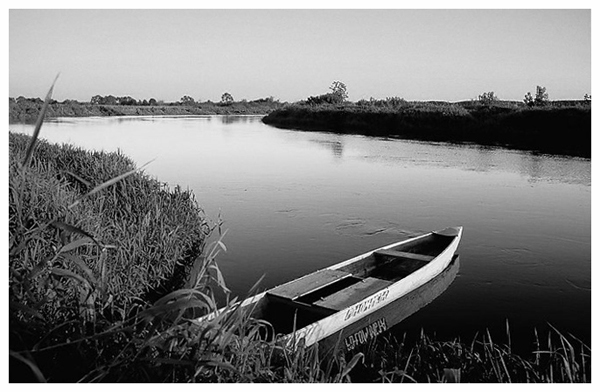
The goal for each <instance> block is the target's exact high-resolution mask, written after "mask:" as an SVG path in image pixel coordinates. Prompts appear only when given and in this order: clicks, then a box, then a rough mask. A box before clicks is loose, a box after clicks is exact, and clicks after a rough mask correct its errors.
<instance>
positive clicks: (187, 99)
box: [179, 95, 196, 106]
mask: <svg viewBox="0 0 600 392" xmlns="http://www.w3.org/2000/svg"><path fill="white" fill-rule="evenodd" d="M179 102H180V103H181V104H182V105H188V106H189V105H193V104H195V103H196V101H194V98H192V97H190V96H189V95H184V96H183V97H181V99H180V100H179Z"/></svg>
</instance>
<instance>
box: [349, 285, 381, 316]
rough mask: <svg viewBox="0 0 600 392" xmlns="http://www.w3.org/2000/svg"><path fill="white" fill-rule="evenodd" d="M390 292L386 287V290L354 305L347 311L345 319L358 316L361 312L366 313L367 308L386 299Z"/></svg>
mask: <svg viewBox="0 0 600 392" xmlns="http://www.w3.org/2000/svg"><path fill="white" fill-rule="evenodd" d="M389 293H390V291H389V290H388V289H385V290H383V291H381V292H380V293H378V294H377V295H374V296H372V297H371V298H368V299H366V300H364V301H362V302H359V303H357V304H356V305H354V306H352V307H351V308H350V309H348V310H347V311H346V316H345V317H344V321H346V320H348V319H349V318H352V317H355V316H358V315H359V314H361V313H364V312H366V311H367V310H369V309H371V308H372V307H374V306H376V305H377V304H379V303H380V302H382V301H385V299H386V298H387V297H388V295H389Z"/></svg>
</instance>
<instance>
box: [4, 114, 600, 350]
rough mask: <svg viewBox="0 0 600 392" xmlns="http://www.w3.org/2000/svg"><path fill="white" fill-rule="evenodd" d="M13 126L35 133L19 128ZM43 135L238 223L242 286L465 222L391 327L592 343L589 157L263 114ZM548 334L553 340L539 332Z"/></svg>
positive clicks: (233, 248) (226, 265)
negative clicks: (119, 158) (398, 135)
mask: <svg viewBox="0 0 600 392" xmlns="http://www.w3.org/2000/svg"><path fill="white" fill-rule="evenodd" d="M9 128H10V129H11V130H12V131H15V132H25V133H31V131H32V126H30V125H21V124H13V125H11V126H10V127H9ZM41 137H42V138H46V139H47V140H49V141H52V142H60V143H63V142H65V143H71V144H74V145H77V146H81V147H85V148H88V149H97V150H101V149H104V150H107V151H115V150H117V149H120V150H121V151H122V152H123V153H125V154H126V155H128V156H130V157H131V158H133V159H134V160H135V161H136V162H137V163H138V165H140V166H141V165H142V164H144V163H146V162H148V161H150V160H153V159H154V161H153V162H152V163H151V164H150V165H149V166H147V167H146V169H145V171H146V173H148V174H150V175H151V176H153V177H156V178H158V179H159V180H161V181H164V182H167V183H169V184H171V185H175V184H179V185H181V186H182V187H183V188H190V189H191V190H193V192H194V193H195V195H196V197H197V200H198V202H199V204H200V205H201V206H202V207H203V208H204V210H205V211H206V213H207V215H208V216H209V218H211V219H212V220H214V221H216V220H217V219H218V217H219V216H221V218H222V219H223V221H224V226H223V227H224V228H225V229H227V230H228V232H227V234H226V236H225V238H224V240H223V241H224V243H225V245H226V247H227V252H224V253H221V254H220V255H219V258H218V263H219V266H220V269H221V270H222V272H223V275H224V277H225V280H226V282H227V284H228V286H229V287H230V289H231V290H232V291H233V293H234V294H236V295H240V296H243V295H244V294H245V293H246V292H247V290H248V289H250V288H251V287H252V286H253V285H254V283H255V282H256V281H257V280H258V279H260V277H261V276H262V275H264V279H263V281H262V283H261V287H263V288H269V287H272V286H274V285H277V284H280V283H283V282H286V281H288V280H291V279H293V278H296V277H298V276H301V275H303V274H306V273H308V272H311V271H314V270H316V269H318V268H322V267H325V266H328V265H331V264H333V263H336V262H339V261H342V260H345V259H347V258H350V257H351V256H354V255H357V254H360V253H364V252H366V251H368V250H371V249H374V248H377V247H380V246H382V245H385V244H388V243H391V242H395V241H399V240H401V239H403V238H407V237H410V236H414V235H416V234H420V233H424V232H427V231H431V230H437V229H441V228H444V227H448V226H458V225H460V226H463V227H464V235H463V239H462V242H461V245H460V247H459V250H458V253H459V254H460V271H459V272H458V275H457V277H456V279H455V280H454V282H453V283H452V284H451V286H450V287H449V288H448V289H447V290H446V291H445V292H444V293H443V294H442V295H441V296H439V297H438V298H437V299H436V300H435V301H434V302H433V303H431V304H430V305H428V306H427V307H425V308H423V309H422V310H421V311H419V312H418V313H416V314H414V315H413V316H411V317H410V318H409V319H407V320H405V321H404V322H403V323H401V324H399V325H398V326H397V327H395V328H394V333H397V334H403V333H404V332H405V331H406V332H408V333H409V334H417V333H418V331H420V329H421V328H423V329H424V330H425V331H426V332H428V333H430V334H432V335H435V336H437V337H439V338H443V339H449V338H452V337H455V336H460V337H461V339H462V340H463V341H467V342H470V339H472V337H473V336H474V335H475V333H476V332H479V333H481V332H484V331H485V329H486V328H487V329H489V330H490V331H491V332H492V337H497V338H498V340H499V341H502V340H503V338H504V337H505V336H506V332H505V330H506V322H507V320H508V324H509V327H510V333H511V338H512V343H513V345H517V346H518V347H519V348H523V349H525V350H528V349H529V348H530V347H529V345H531V343H532V342H533V336H534V335H533V332H534V329H537V330H538V332H542V331H546V330H547V329H548V323H550V324H551V325H553V326H554V327H556V328H557V329H558V330H559V331H561V332H563V333H571V334H573V335H575V336H576V337H578V338H579V339H581V340H583V341H584V342H585V343H588V344H589V343H590V340H591V161H590V160H589V159H579V158H570V157H561V156H550V155H536V154H532V153H529V152H522V151H511V150H506V149H501V148H482V147H478V146H473V145H453V144H447V143H425V142H415V141H406V140H396V139H388V138H372V137H365V136H358V135H339V134H333V133H326V132H301V131H292V130H282V129H276V128H273V127H270V126H267V125H265V124H263V123H262V122H261V121H260V117H259V116H205V117H120V118H76V119H71V118H69V119H67V118H63V119H57V120H54V121H50V122H48V123H46V124H45V125H44V127H43V129H42V135H41ZM542 336H543V335H542Z"/></svg>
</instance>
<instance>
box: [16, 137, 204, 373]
mask: <svg viewBox="0 0 600 392" xmlns="http://www.w3.org/2000/svg"><path fill="white" fill-rule="evenodd" d="M30 141H31V138H30V137H28V136H25V135H20V134H13V133H11V134H10V135H9V279H10V290H9V300H10V305H11V308H10V349H11V350H15V351H17V352H18V351H22V350H26V349H31V348H32V347H34V346H35V345H36V344H37V345H39V344H40V341H45V342H46V343H48V344H50V343H51V342H54V343H56V342H57V341H60V340H61V339H63V340H65V341H66V340H76V339H77V338H80V337H84V336H86V335H87V334H88V333H95V332H98V331H102V330H105V329H106V328H110V326H111V325H112V324H114V323H118V322H123V320H125V319H126V318H127V317H128V315H129V314H130V313H131V312H132V311H135V309H136V307H139V306H141V305H143V304H145V303H150V302H152V301H153V300H155V299H157V298H159V297H160V296H162V295H164V294H165V293H168V292H171V291H172V290H173V289H177V288H180V287H182V286H183V284H184V283H185V280H186V278H187V276H188V272H189V270H190V269H191V268H192V267H193V263H194V260H195V259H196V258H197V257H198V256H199V255H200V254H201V252H202V251H203V248H204V245H205V241H206V238H207V236H208V235H209V234H210V231H211V228H210V226H209V223H208V221H207V219H206V218H205V217H204V214H203V212H202V210H201V209H200V207H199V206H198V205H197V203H196V201H195V199H194V196H193V195H192V194H191V193H190V192H188V191H183V190H181V189H179V188H175V189H169V188H168V187H167V186H166V185H165V184H162V183H160V182H158V181H156V180H154V179H152V178H150V177H148V176H146V175H144V174H143V173H141V172H139V171H134V170H135V166H134V164H133V162H132V161H131V160H130V159H129V158H127V157H125V156H123V155H122V154H119V153H103V152H88V151H85V150H82V149H78V148H75V147H72V146H67V145H65V146H58V145H52V144H49V143H46V142H43V141H42V142H39V143H38V145H37V148H36V150H35V153H34V154H33V156H32V158H31V161H30V163H29V164H28V165H23V161H24V157H25V155H26V151H27V148H28V146H29V144H30ZM124 173H131V174H130V175H129V176H128V177H127V178H124V179H122V180H121V181H119V182H116V183H115V184H112V185H111V186H110V187H107V188H106V189H104V190H103V191H102V192H94V189H98V187H99V186H101V184H103V183H107V182H110V180H111V179H113V178H115V177H118V176H120V175H123V174H124ZM90 192H92V194H89V195H88V193H90ZM87 354H89V351H88V350H87V349H84V350H83V351H81V352H80V351H77V350H74V349H73V348H71V349H66V348H65V349H64V350H58V352H57V353H54V354H53V356H52V357H50V358H46V357H44V358H45V359H44V360H43V362H45V365H47V366H51V367H52V368H51V369H45V370H46V372H48V373H51V374H52V373H56V375H57V377H58V379H60V377H62V375H61V373H62V372H65V371H68V372H72V373H73V375H76V374H79V373H78V370H79V369H84V368H86V367H88V366H89V365H90V361H92V362H93V361H95V360H97V359H96V358H94V357H93V356H92V357H88V356H87ZM54 355H57V356H58V358H60V360H56V359H57V358H54ZM54 366H56V369H55V370H52V369H54V368H53V367H54ZM82 371H83V370H82Z"/></svg>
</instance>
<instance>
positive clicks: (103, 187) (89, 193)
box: [69, 159, 154, 209]
mask: <svg viewBox="0 0 600 392" xmlns="http://www.w3.org/2000/svg"><path fill="white" fill-rule="evenodd" d="M152 161H154V159H153V160H152ZM152 161H150V162H148V163H146V164H145V165H143V166H142V167H139V168H137V169H133V170H130V171H128V172H127V173H124V174H121V175H120V176H117V177H115V178H111V179H110V180H108V181H106V182H103V183H102V184H100V185H98V186H97V187H95V188H94V189H92V190H91V191H89V192H88V193H86V194H85V195H83V196H81V197H80V198H79V199H77V200H76V201H75V202H74V203H73V204H71V205H70V206H69V209H71V208H73V207H75V206H76V205H78V204H79V203H80V202H81V200H83V199H85V198H86V197H88V196H91V195H93V194H95V193H98V192H100V191H101V190H103V189H106V188H108V187H109V186H111V185H114V184H116V183H117V182H119V181H121V180H124V179H125V178H127V177H129V176H130V175H132V174H134V173H135V172H137V171H138V170H142V169H143V168H144V167H146V166H148V165H149V164H150V163H151V162H152Z"/></svg>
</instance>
